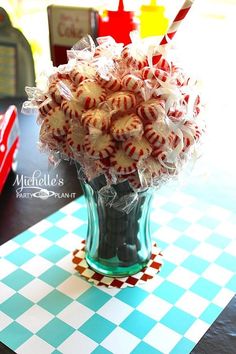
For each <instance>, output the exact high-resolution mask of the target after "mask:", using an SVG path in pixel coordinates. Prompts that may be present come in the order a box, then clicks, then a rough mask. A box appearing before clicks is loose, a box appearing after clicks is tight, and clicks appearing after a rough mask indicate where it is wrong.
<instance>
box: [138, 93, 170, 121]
mask: <svg viewBox="0 0 236 354" xmlns="http://www.w3.org/2000/svg"><path fill="white" fill-rule="evenodd" d="M137 114H138V116H139V117H141V118H142V119H144V120H147V121H151V122H155V121H157V120H162V119H163V118H164V117H165V101H164V100H163V99H160V98H157V99H151V100H148V101H144V102H142V103H140V104H139V105H138V106H137Z"/></svg>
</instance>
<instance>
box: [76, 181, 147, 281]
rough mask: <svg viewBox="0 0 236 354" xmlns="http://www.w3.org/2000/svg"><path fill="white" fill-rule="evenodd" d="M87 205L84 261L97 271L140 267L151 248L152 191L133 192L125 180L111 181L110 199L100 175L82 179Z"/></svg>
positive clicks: (118, 272) (122, 273) (124, 272)
mask: <svg viewBox="0 0 236 354" xmlns="http://www.w3.org/2000/svg"><path fill="white" fill-rule="evenodd" d="M81 185H82V189H83V191H84V195H85V199H86V202H87V209H88V229H87V238H86V247H85V251H86V261H87V263H88V265H89V266H90V267H91V268H92V269H93V270H95V271H96V272H97V273H100V274H103V275H106V276H108V277H126V276H129V275H132V274H135V273H137V272H139V271H140V270H141V269H143V268H144V267H145V266H146V265H147V263H148V261H149V259H150V257H151V250H152V242H151V234H150V210H151V208H150V206H151V200H152V194H153V193H152V191H151V189H148V190H146V191H144V192H139V193H134V192H133V190H132V189H131V188H130V186H129V183H128V182H127V181H125V182H122V183H119V184H115V185H112V189H113V191H115V192H114V193H115V194H114V195H113V197H112V203H109V200H108V199H109V197H108V196H107V193H102V188H103V187H104V185H105V184H104V181H103V180H101V176H100V177H98V178H96V179H95V180H93V181H92V182H89V183H87V182H83V181H82V182H81Z"/></svg>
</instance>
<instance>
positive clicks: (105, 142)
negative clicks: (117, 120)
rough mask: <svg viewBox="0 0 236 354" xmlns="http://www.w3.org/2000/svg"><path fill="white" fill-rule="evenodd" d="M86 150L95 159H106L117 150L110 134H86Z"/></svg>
mask: <svg viewBox="0 0 236 354" xmlns="http://www.w3.org/2000/svg"><path fill="white" fill-rule="evenodd" d="M83 148H84V151H85V152H86V153H87V154H88V155H89V156H90V157H92V158H94V159H105V158H106V157H108V156H110V155H111V154H112V153H113V152H114V150H115V142H114V141H113V139H112V136H111V135H110V134H90V135H86V137H85V139H84V144H83Z"/></svg>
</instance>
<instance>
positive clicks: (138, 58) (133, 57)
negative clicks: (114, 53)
mask: <svg viewBox="0 0 236 354" xmlns="http://www.w3.org/2000/svg"><path fill="white" fill-rule="evenodd" d="M121 58H122V59H123V61H124V63H125V64H126V66H127V67H133V68H135V69H142V68H143V67H144V66H146V65H147V57H146V55H145V54H144V53H143V52H142V51H141V50H140V48H137V47H135V46H134V45H133V44H129V45H127V46H126V47H125V48H124V49H123V50H122V52H121Z"/></svg>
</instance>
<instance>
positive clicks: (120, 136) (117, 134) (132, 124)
mask: <svg viewBox="0 0 236 354" xmlns="http://www.w3.org/2000/svg"><path fill="white" fill-rule="evenodd" d="M110 131H111V134H112V136H113V137H114V138H115V139H116V140H117V141H125V140H126V139H129V138H135V137H139V136H141V135H142V134H143V123H142V121H141V119H140V118H139V117H138V116H137V115H136V114H134V113H131V114H124V115H123V116H121V117H119V118H117V119H115V120H114V121H113V122H112V124H111V128H110Z"/></svg>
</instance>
